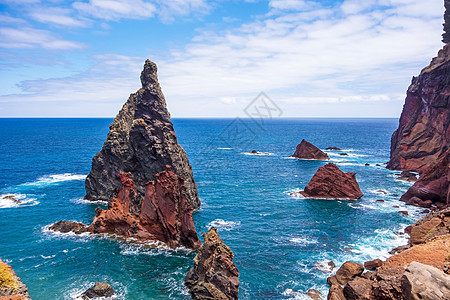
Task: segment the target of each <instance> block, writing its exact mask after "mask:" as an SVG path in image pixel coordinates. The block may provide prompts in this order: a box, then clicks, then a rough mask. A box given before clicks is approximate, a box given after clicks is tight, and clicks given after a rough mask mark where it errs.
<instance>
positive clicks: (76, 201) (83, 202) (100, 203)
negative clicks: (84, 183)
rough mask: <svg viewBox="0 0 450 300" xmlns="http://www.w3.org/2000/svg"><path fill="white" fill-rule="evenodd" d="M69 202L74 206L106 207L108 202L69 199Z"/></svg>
mask: <svg viewBox="0 0 450 300" xmlns="http://www.w3.org/2000/svg"><path fill="white" fill-rule="evenodd" d="M70 202H73V203H75V204H96V205H108V201H102V200H96V201H91V200H86V199H84V198H76V199H71V200H70Z"/></svg>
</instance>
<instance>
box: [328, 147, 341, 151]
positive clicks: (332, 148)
mask: <svg viewBox="0 0 450 300" xmlns="http://www.w3.org/2000/svg"><path fill="white" fill-rule="evenodd" d="M325 150H328V151H341V150H342V149H341V148H338V147H326V148H325Z"/></svg>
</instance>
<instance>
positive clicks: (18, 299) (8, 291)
mask: <svg viewBox="0 0 450 300" xmlns="http://www.w3.org/2000/svg"><path fill="white" fill-rule="evenodd" d="M0 299H5V300H10V299H11V300H27V299H31V298H30V295H29V294H28V288H27V286H26V285H25V284H23V283H22V281H21V280H20V278H19V277H17V276H16V273H14V271H13V269H12V267H11V266H10V265H8V264H6V263H4V262H3V261H2V260H0Z"/></svg>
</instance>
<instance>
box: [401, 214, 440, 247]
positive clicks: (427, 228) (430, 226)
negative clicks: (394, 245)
mask: <svg viewBox="0 0 450 300" xmlns="http://www.w3.org/2000/svg"><path fill="white" fill-rule="evenodd" d="M441 222H442V220H441V219H440V218H433V219H431V220H429V221H426V222H424V223H422V224H420V225H415V226H412V227H411V233H410V240H409V241H410V243H411V244H412V245H415V244H422V243H424V242H425V241H426V240H427V238H431V237H432V235H433V231H435V230H436V227H437V226H439V225H440V224H441Z"/></svg>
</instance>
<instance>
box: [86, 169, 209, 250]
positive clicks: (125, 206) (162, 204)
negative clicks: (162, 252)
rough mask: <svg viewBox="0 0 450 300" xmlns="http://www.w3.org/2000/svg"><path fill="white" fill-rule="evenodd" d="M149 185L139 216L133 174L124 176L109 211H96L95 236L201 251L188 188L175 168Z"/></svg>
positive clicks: (92, 231)
mask: <svg viewBox="0 0 450 300" xmlns="http://www.w3.org/2000/svg"><path fill="white" fill-rule="evenodd" d="M166 168H167V169H166V170H165V171H163V172H161V173H159V174H157V175H156V180H155V181H151V182H149V183H147V184H146V188H145V196H144V198H143V199H142V200H141V202H140V209H139V214H137V213H135V212H133V211H132V209H131V207H132V203H134V202H135V201H136V198H137V197H139V194H138V191H137V190H136V187H135V183H134V181H133V180H132V179H131V176H130V174H129V173H120V174H119V178H120V182H121V185H122V188H120V189H119V192H118V195H117V197H116V198H114V199H113V201H112V202H111V203H110V205H109V206H108V209H107V210H103V209H101V208H97V209H96V215H95V217H94V220H93V221H92V224H91V225H90V226H89V228H88V230H89V232H91V233H111V234H117V235H120V236H123V237H133V238H137V239H139V240H156V241H161V242H164V243H166V244H167V245H168V246H169V247H171V248H176V247H181V246H184V247H187V248H191V249H197V248H199V247H200V246H201V242H200V240H199V239H198V237H197V233H196V231H195V226H194V221H193V219H192V211H193V209H192V206H191V205H190V204H189V202H188V201H187V194H186V187H185V185H184V180H183V178H182V177H181V176H178V175H176V174H175V173H174V172H173V171H172V168H171V166H169V165H168V166H166Z"/></svg>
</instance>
